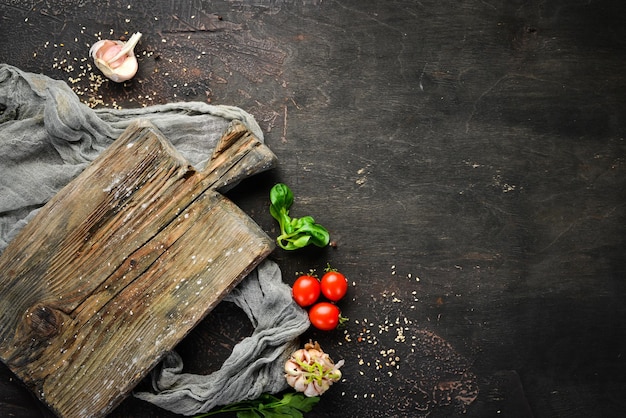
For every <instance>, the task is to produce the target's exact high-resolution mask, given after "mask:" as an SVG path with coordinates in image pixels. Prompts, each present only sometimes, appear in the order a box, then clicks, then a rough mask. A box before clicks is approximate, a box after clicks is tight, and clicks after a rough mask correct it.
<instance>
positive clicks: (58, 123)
mask: <svg viewBox="0 0 626 418" xmlns="http://www.w3.org/2000/svg"><path fill="white" fill-rule="evenodd" d="M140 117H141V118H144V119H148V120H150V121H151V122H152V123H153V124H154V125H155V126H156V127H157V128H159V130H161V132H163V134H164V135H165V136H166V137H167V138H168V139H169V140H170V142H172V144H173V145H174V146H175V147H176V148H177V149H178V150H179V151H180V152H181V154H182V155H183V156H184V157H185V158H186V159H187V160H188V161H189V162H190V163H191V164H193V165H194V166H195V167H196V168H198V169H201V168H202V167H204V164H205V163H206V161H207V160H208V159H209V158H210V156H211V153H212V151H213V149H214V148H215V144H216V142H217V140H218V139H219V138H220V137H221V135H222V133H223V132H224V130H225V129H226V127H227V125H228V123H229V122H230V121H231V120H234V119H237V120H241V121H242V122H243V123H244V124H245V125H246V126H247V127H248V129H250V131H251V132H252V133H254V134H255V135H256V136H257V137H258V138H259V139H260V140H261V141H263V132H262V131H261V129H260V128H259V125H258V124H257V123H256V121H255V120H254V118H253V117H252V116H251V115H250V114H248V113H247V112H244V111H243V110H241V109H239V108H237V107H233V106H215V105H209V104H207V103H201V102H184V103H171V104H165V105H156V106H151V107H144V108H139V109H124V110H116V109H107V108H104V109H98V110H93V109H90V108H89V107H88V106H86V105H84V104H83V103H81V102H80V100H79V99H78V96H76V95H75V94H74V92H73V91H72V89H70V87H69V86H68V85H67V84H66V83H64V82H63V81H57V80H52V79H51V78H49V77H46V76H43V75H39V74H32V73H26V72H23V71H21V70H19V69H18V68H15V67H12V66H10V65H6V64H0V252H1V251H2V250H4V248H5V247H6V246H7V243H8V241H9V240H10V239H11V238H13V237H14V236H15V234H16V233H17V232H18V231H19V229H21V228H22V227H23V226H24V225H25V224H26V222H27V221H28V220H29V219H30V218H31V217H32V216H33V211H35V210H36V209H38V208H39V207H41V206H43V205H44V204H45V203H46V202H47V201H48V200H50V198H51V197H52V196H54V195H55V194H56V192H58V191H59V190H60V189H61V188H62V187H63V186H64V185H66V184H67V183H68V182H69V181H70V180H72V179H73V178H74V177H76V176H77V175H78V174H79V173H80V172H81V171H82V170H83V169H84V168H85V167H86V166H87V165H88V164H89V163H90V162H91V161H92V160H93V159H94V158H95V157H96V156H97V155H98V154H100V152H101V151H102V150H103V149H105V148H106V147H107V146H108V145H109V144H111V142H113V141H114V140H115V139H116V138H117V137H119V135H120V134H121V133H122V132H123V131H124V129H126V128H127V127H128V125H129V124H130V122H131V121H132V120H134V119H137V118H140Z"/></svg>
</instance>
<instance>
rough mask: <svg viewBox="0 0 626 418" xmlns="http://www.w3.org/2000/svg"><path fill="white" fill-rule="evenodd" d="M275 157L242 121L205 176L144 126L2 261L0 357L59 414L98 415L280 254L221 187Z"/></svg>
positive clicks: (61, 196)
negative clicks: (259, 267)
mask: <svg viewBox="0 0 626 418" xmlns="http://www.w3.org/2000/svg"><path fill="white" fill-rule="evenodd" d="M274 160H275V157H274V155H273V154H272V153H271V151H269V149H267V148H266V147H265V146H264V145H262V144H261V143H260V142H259V141H258V140H257V139H256V138H254V136H252V135H251V134H250V133H249V132H248V131H247V130H246V129H245V128H244V127H243V125H241V124H239V123H234V124H233V125H231V126H230V128H229V130H228V131H227V132H226V133H225V134H224V136H223V137H222V139H221V141H220V143H219V144H218V147H217V149H216V150H215V152H214V155H213V157H212V159H211V160H210V161H209V163H208V164H207V167H206V168H205V169H203V170H202V171H197V170H196V169H194V168H193V167H192V166H190V165H189V164H188V163H187V162H186V161H185V159H184V158H183V157H182V156H181V155H180V154H178V152H177V151H176V150H175V149H174V148H173V147H172V146H171V145H170V144H169V142H168V141H167V140H166V139H165V138H164V137H162V136H161V135H160V134H159V133H158V132H157V131H156V129H155V128H154V127H152V126H151V125H149V124H148V123H145V122H139V123H137V124H135V125H134V126H131V127H130V128H128V130H127V131H126V132H125V133H124V134H123V135H122V136H121V137H120V138H119V139H118V140H117V141H116V142H115V143H114V144H113V145H112V146H111V147H110V148H109V149H108V150H107V151H105V152H104V154H103V155H101V156H100V157H99V158H98V159H97V160H96V161H94V163H93V164H91V165H90V166H89V167H88V168H87V169H86V170H85V171H84V172H83V173H82V174H81V175H80V176H79V177H77V178H76V179H75V180H74V181H73V182H71V183H70V184H69V185H67V186H66V187H65V188H64V189H63V190H61V191H60V192H59V193H58V194H57V195H56V196H55V197H54V198H53V199H52V200H51V201H50V202H49V203H48V204H47V205H46V206H44V207H43V208H42V209H41V211H40V212H39V213H38V215H37V217H36V218H35V219H33V220H32V221H31V222H30V223H29V224H28V225H27V226H26V227H25V228H24V229H23V231H22V232H21V233H20V235H19V236H18V237H17V238H16V239H15V240H14V241H13V242H12V243H11V245H10V246H9V247H7V249H6V250H5V252H4V253H3V254H2V256H1V257H0V272H1V273H0V274H1V276H0V288H1V289H2V296H1V297H0V357H1V358H2V360H3V361H4V362H5V363H6V364H7V365H8V366H9V367H10V368H11V369H12V371H13V372H14V373H15V374H16V375H17V376H18V377H20V378H21V379H22V380H23V381H24V383H26V385H27V386H28V387H30V388H31V389H33V390H34V391H35V393H36V394H37V395H38V396H39V398H40V399H41V400H43V401H44V402H46V403H47V404H48V405H49V406H50V407H51V408H52V409H53V410H54V411H55V412H56V413H57V414H58V415H59V416H62V417H84V416H101V415H104V414H105V413H106V412H107V411H110V410H111V409H112V408H113V407H114V406H116V405H117V404H118V403H119V402H121V401H122V400H123V398H124V397H125V396H126V395H127V394H128V393H129V392H130V390H131V389H132V388H133V387H134V386H135V385H136V384H137V382H138V381H139V380H140V379H141V378H142V377H144V376H145V375H146V374H147V372H148V371H149V370H150V369H151V368H152V367H153V366H154V365H155V363H156V362H157V361H158V360H159V359H160V357H161V356H162V355H163V353H165V352H166V351H167V350H170V349H172V348H173V347H174V346H175V345H176V344H177V343H178V342H179V341H180V340H181V339H182V338H183V337H184V336H185V335H187V333H188V332H189V331H190V330H191V329H192V328H193V327H194V326H195V325H196V324H197V323H198V322H199V321H200V320H201V319H202V318H203V317H204V316H206V314H207V313H208V312H209V311H210V310H211V309H212V308H213V307H214V306H215V305H216V304H217V303H218V302H219V301H220V300H221V298H222V297H223V296H224V295H225V293H227V292H228V290H229V289H231V288H232V287H233V286H235V285H236V284H237V283H238V281H239V280H240V279H241V278H243V277H244V276H245V275H246V274H247V273H249V272H250V270H252V269H253V268H254V267H255V266H256V265H257V264H258V263H259V262H260V261H261V260H262V259H263V258H264V257H265V256H267V254H269V252H271V250H272V249H273V241H272V240H271V239H270V238H269V237H268V236H267V235H266V234H265V233H264V232H263V231H262V230H261V229H260V228H259V227H258V226H257V225H256V224H255V223H254V222H253V221H252V220H251V219H250V218H248V217H247V215H245V214H244V213H243V212H242V211H241V210H239V209H238V208H237V207H236V206H235V205H234V204H232V203H231V202H230V201H228V200H227V199H226V198H225V197H223V196H222V195H221V194H219V193H218V192H216V191H215V189H217V188H222V187H224V186H227V185H230V184H232V183H233V182H234V181H237V180H240V179H241V178H243V177H245V176H247V175H250V174H252V173H254V172H257V171H260V170H263V169H266V168H268V167H269V166H271V165H272V164H273V162H274Z"/></svg>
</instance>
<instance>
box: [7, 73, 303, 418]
mask: <svg viewBox="0 0 626 418" xmlns="http://www.w3.org/2000/svg"><path fill="white" fill-rule="evenodd" d="M136 118H144V119H148V120H150V121H151V122H152V123H153V124H154V125H156V127H157V128H159V129H160V130H161V131H162V132H163V134H164V135H165V136H166V137H167V138H168V139H169V140H170V141H171V142H172V144H173V145H174V146H175V147H176V148H177V149H178V150H179V151H180V152H181V154H182V155H183V156H184V157H185V158H186V159H187V160H188V161H189V162H190V163H192V164H193V165H194V166H196V168H199V169H201V168H202V167H203V166H204V164H205V162H206V161H207V160H208V159H209V158H210V156H211V153H212V151H213V149H214V147H215V145H216V142H217V140H218V139H219V138H220V137H221V135H222V133H223V131H224V130H225V129H226V127H227V125H228V123H229V122H230V121H231V120H234V119H237V120H240V121H242V122H243V123H244V124H245V125H246V126H247V127H248V128H249V129H250V130H251V131H252V132H253V133H254V134H255V135H256V136H257V137H258V138H259V139H260V140H263V133H262V132H261V129H260V128H259V126H258V124H257V123H256V121H255V120H254V118H253V117H252V116H251V115H249V114H248V113H246V112H245V111H243V110H241V109H239V108H237V107H232V106H214V105H209V104H206V103H200V102H185V103H172V104H166V105H156V106H151V107H145V108H139V109H124V110H117V109H107V108H105V109H97V110H93V109H91V108H89V107H88V106H86V105H84V104H83V103H81V102H80V100H79V99H78V96H76V95H75V94H74V92H73V91H72V90H71V89H70V88H69V86H68V85H67V84H65V83H64V82H62V81H56V80H52V79H50V78H49V77H46V76H43V75H38V74H32V73H27V72H24V71H21V70H19V69H18V68H15V67H13V66H10V65H6V64H0V253H2V251H3V250H4V249H5V248H6V246H7V245H8V243H9V242H10V241H11V239H12V238H13V237H14V236H15V235H16V234H17V233H18V232H19V230H20V229H21V228H22V227H23V226H24V225H25V224H26V223H27V222H28V221H29V220H30V219H31V218H32V217H33V216H34V214H35V213H36V212H37V210H38V209H39V208H40V207H42V206H43V205H44V204H45V203H46V202H47V201H48V200H49V199H50V198H51V197H52V196H54V195H55V194H56V193H57V192H58V191H59V190H60V189H61V188H62V187H63V186H65V185H66V184H67V183H68V182H70V181H71V180H72V179H73V178H74V177H76V176H77V175H78V174H79V173H80V172H81V171H82V170H83V169H84V168H85V167H86V166H87V165H88V164H89V163H90V162H91V161H92V160H93V159H94V158H95V157H96V156H97V155H98V154H99V153H100V152H101V151H102V150H104V149H105V148H106V147H107V146H108V145H109V144H111V143H112V142H113V141H114V140H115V139H116V138H117V137H118V136H119V135H120V134H121V133H122V132H123V131H124V129H126V127H127V126H128V125H129V124H130V122H131V121H132V120H134V119H136ZM227 300H228V301H231V302H234V303H235V304H236V305H238V306H239V307H240V308H241V309H243V310H244V311H245V312H246V314H247V315H248V317H249V318H250V320H251V322H252V324H253V326H254V327H255V331H254V333H253V334H252V336H250V337H247V338H245V339H244V340H243V341H241V342H240V343H239V344H237V345H236V346H235V347H234V350H233V353H232V355H231V356H230V358H229V359H228V360H227V361H226V362H225V363H224V365H223V366H222V368H221V369H220V370H219V371H217V372H215V373H213V374H211V375H207V376H201V375H192V374H184V373H182V369H183V364H182V359H181V358H180V357H179V356H178V355H177V354H176V353H170V354H168V355H167V356H166V358H165V360H164V361H163V363H162V366H161V367H160V368H157V370H156V371H155V372H154V373H153V383H154V388H155V390H156V393H147V392H145V393H138V394H137V396H138V397H139V398H141V399H144V400H146V401H148V402H152V403H154V404H156V405H159V406H161V407H163V408H165V409H168V410H170V411H173V412H176V413H180V414H188V415H190V414H196V413H200V412H205V411H207V410H208V409H210V408H212V407H213V406H215V405H224V404H228V403H232V402H236V401H240V400H245V399H252V398H255V397H258V396H259V395H260V394H261V393H264V392H269V393H275V392H277V391H280V390H282V389H284V388H285V387H286V381H285V379H284V377H283V363H284V362H283V359H285V358H286V356H288V355H289V354H290V353H291V351H292V350H293V349H294V347H293V346H292V344H293V343H294V341H295V340H297V337H298V336H299V335H300V334H301V333H302V332H304V331H305V330H306V329H307V328H308V326H309V322H308V318H307V315H306V312H304V311H303V310H302V309H301V308H299V307H298V306H297V305H296V304H295V302H293V300H292V298H291V292H290V288H289V287H288V286H287V285H286V284H284V283H283V282H282V279H281V275H280V269H279V268H278V266H277V265H276V264H275V263H273V262H271V261H269V260H266V261H264V262H263V263H261V264H260V265H259V267H257V269H256V270H255V271H253V273H251V274H250V275H249V276H248V277H247V278H245V279H244V280H243V281H242V283H241V284H240V285H239V286H238V287H237V288H235V289H234V290H233V291H232V293H231V294H229V295H228V296H227Z"/></svg>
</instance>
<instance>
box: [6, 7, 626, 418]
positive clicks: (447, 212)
mask: <svg viewBox="0 0 626 418" xmlns="http://www.w3.org/2000/svg"><path fill="white" fill-rule="evenodd" d="M181 3H182V2H181ZM625 18H626V6H624V5H623V2H619V1H612V0H607V1H592V0H584V1H582V0H556V1H551V2H543V1H522V0H506V1H480V0H459V1H441V0H423V1H375V0H358V1H357V0H353V1H344V0H341V1H322V0H293V1H286V0H285V1H280V0H275V1H269V0H267V1H263V0H257V1H247V2H244V1H235V0H231V1H213V2H210V1H189V2H185V4H179V2H173V1H162V0H152V1H142V2H139V1H132V2H117V1H94V0H82V1H55V2H47V1H22V0H14V1H6V0H0V34H1V38H0V61H2V62H6V63H9V64H12V65H15V66H17V67H19V68H21V69H23V70H27V71H33V72H41V73H44V74H46V75H49V76H51V77H53V78H57V79H62V80H66V81H67V82H68V84H70V85H71V86H72V88H73V89H74V91H76V92H77V94H79V95H80V96H81V99H82V100H83V101H84V102H85V103H88V104H90V105H91V106H99V107H102V106H109V107H115V106H118V107H138V106H145V105H150V104H156V103H167V102H172V101H180V100H183V101H190V100H199V101H208V102H211V103H216V104H229V105H235V106H239V107H242V108H243V109H245V110H247V111H249V112H250V113H252V114H253V115H254V116H255V117H256V118H257V120H258V121H259V123H260V125H261V127H262V128H263V130H264V131H265V133H266V141H267V144H268V145H269V146H270V147H271V148H272V149H273V150H274V152H275V153H276V154H277V156H278V157H279V166H278V168H277V169H275V170H273V171H271V172H268V173H264V174H262V175H259V176H256V177H255V178H252V179H250V180H247V181H246V182H244V183H243V184H241V185H240V186H239V187H238V188H237V189H235V190H233V191H232V192H231V193H230V194H229V197H230V198H232V199H233V200H234V201H235V202H236V203H238V204H239V205H240V206H241V207H242V208H244V210H246V212H247V213H249V214H250V215H251V216H252V217H253V218H254V219H255V220H256V221H257V223H259V224H260V225H261V226H262V227H263V228H264V229H265V230H266V231H267V232H268V233H269V234H271V235H274V234H276V232H277V229H276V224H275V222H274V221H273V219H272V218H271V217H270V215H269V212H268V211H267V203H268V202H267V194H268V192H269V189H270V188H271V186H272V185H273V184H274V183H275V182H278V181H282V182H285V183H287V184H288V185H289V186H290V187H291V188H292V189H293V191H294V193H295V195H296V203H295V204H294V207H293V208H292V213H293V214H294V215H296V216H297V215H298V214H299V215H304V214H311V215H313V216H314V217H315V218H316V220H317V221H318V222H320V223H322V224H323V225H325V226H326V227H327V228H328V229H329V230H330V231H331V234H332V237H333V240H334V241H335V242H336V248H328V249H324V250H315V249H312V250H305V251H300V252H296V253H289V254H288V253H285V252H284V251H281V250H277V251H275V252H274V253H273V254H272V258H273V259H275V260H276V261H277V262H278V263H279V264H280V266H281V268H282V271H283V274H284V279H285V281H286V282H288V283H292V282H293V280H294V279H295V273H296V272H298V271H307V270H309V269H311V268H316V269H317V270H318V271H321V270H322V269H323V267H324V266H325V265H326V263H327V262H330V263H331V264H332V265H333V266H334V267H337V268H339V269H341V270H342V271H344V272H345V273H346V274H347V275H348V277H349V279H350V282H351V283H354V286H351V287H350V290H349V297H348V298H347V299H346V300H344V301H342V302H341V303H340V306H341V307H342V309H343V311H344V315H345V316H347V317H349V318H350V322H349V323H348V324H347V327H346V328H345V329H344V330H338V331H334V332H331V333H321V332H315V331H310V332H308V333H307V334H306V335H305V336H303V338H304V339H308V338H313V339H317V340H319V341H320V343H321V344H322V347H324V348H325V349H326V351H328V352H330V353H331V356H332V357H333V358H334V359H335V360H339V359H342V358H343V359H345V361H346V365H345V366H344V368H343V371H344V377H345V379H344V381H342V382H341V383H340V384H337V385H336V386H333V387H332V389H331V390H330V391H329V392H328V393H327V394H325V395H324V396H323V398H322V401H321V402H320V404H319V405H318V406H317V407H316V408H315V410H314V411H313V412H312V413H310V414H308V416H310V417H327V416H328V417H363V416H387V417H418V416H427V415H428V416H430V417H449V416H457V415H461V414H463V411H464V410H465V415H464V416H467V417H492V416H493V417H495V416H506V417H530V416H536V417H614V416H615V417H617V416H621V415H622V414H623V410H624V409H625V408H626V401H624V399H626V398H625V397H624V393H626V377H625V372H626V364H625V359H624V356H626V338H625V336H624V320H625V319H626V306H625V304H624V301H623V297H624V295H625V293H626V285H625V283H624V279H625V277H624V276H625V271H626V268H625V266H624V258H625V257H624V256H625V254H624V240H625V232H626V231H625V229H626V228H625V215H626V206H625V203H626V189H625V186H626V176H625V174H626V143H625V140H624V135H625V129H626V121H625V118H624V114H625V111H626V77H625V76H624V65H625V64H626V26H625V25H624V21H625ZM134 31H141V32H143V34H144V37H143V39H142V40H141V42H140V44H139V46H138V48H137V49H136V52H137V53H138V54H139V57H140V59H139V65H140V70H139V73H138V74H137V76H136V77H135V78H134V79H133V80H132V81H130V82H127V83H125V84H123V85H114V83H111V82H107V81H104V80H102V79H101V78H100V77H99V76H98V74H99V73H98V72H97V70H95V69H92V68H91V61H90V60H88V59H87V55H88V49H89V46H90V45H91V44H93V43H94V42H95V41H96V40H97V39H98V38H99V37H103V38H112V39H118V38H120V37H122V36H126V37H128V36H129V35H130V34H131V33H132V32H134ZM233 324H236V325H237V326H233ZM250 330H251V327H250V325H249V324H248V323H247V320H246V318H245V316H244V315H243V313H241V312H239V311H237V310H236V309H233V307H232V306H228V304H222V305H220V306H219V307H218V308H217V309H216V310H215V311H214V312H213V313H211V314H210V315H209V317H207V319H206V320H205V321H203V322H202V323H201V324H200V326H198V327H197V328H196V329H195V330H194V331H193V333H192V334H191V335H190V336H189V337H188V338H186V339H185V340H184V341H183V342H182V343H181V345H180V347H179V348H178V349H179V351H180V353H181V354H182V355H183V357H184V359H185V361H186V366H187V368H188V370H189V371H194V372H202V373H206V372H209V371H211V370H215V369H216V368H218V367H219V365H220V361H221V360H223V359H224V358H225V357H226V355H227V354H228V353H229V350H230V348H231V347H232V345H233V344H234V343H235V342H236V341H238V340H239V339H241V338H243V337H244V336H245V335H247V333H249V332H250ZM476 389H478V391H479V394H478V398H477V399H476V400H475V401H474V402H472V403H471V404H470V405H469V406H465V402H463V398H462V397H460V396H462V395H463V391H465V393H466V394H467V393H470V394H471V393H473V392H474V391H475V390H476ZM465 407H466V409H465ZM0 413H1V415H2V416H10V415H14V416H33V417H40V416H49V412H47V411H46V409H45V406H43V405H42V404H40V403H39V401H37V400H36V399H35V398H34V396H32V395H31V394H30V393H29V392H28V391H27V390H26V389H24V388H23V387H22V386H21V385H20V383H19V382H18V381H16V379H15V378H14V377H13V376H12V375H11V373H10V372H9V371H8V369H6V367H4V366H1V367H0ZM112 416H115V417H131V416H132V417H134V416H152V417H169V416H172V415H171V414H168V413H166V412H164V411H162V410H159V409H157V408H155V407H151V406H150V405H149V404H146V403H143V402H141V401H139V400H136V399H133V398H129V399H128V400H126V401H125V402H124V403H123V404H122V405H120V406H119V407H118V408H117V409H116V410H115V411H114V412H113V414H112Z"/></svg>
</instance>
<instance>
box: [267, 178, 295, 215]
mask: <svg viewBox="0 0 626 418" xmlns="http://www.w3.org/2000/svg"><path fill="white" fill-rule="evenodd" d="M270 202H272V205H274V206H276V207H277V208H285V209H289V208H290V207H291V205H292V204H293V193H292V192H291V189H289V187H287V185H285V184H283V183H278V184H276V185H274V187H272V189H271V190H270Z"/></svg>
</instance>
